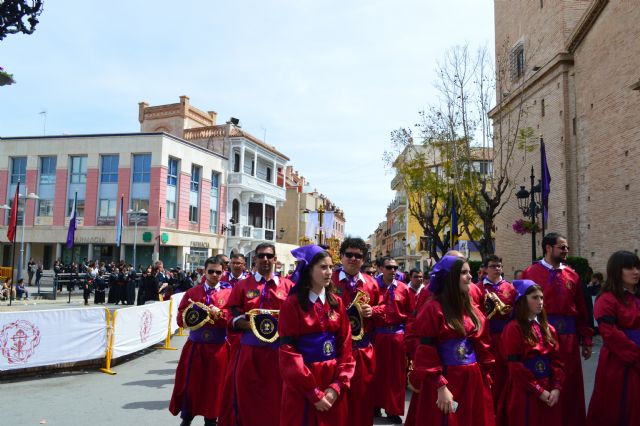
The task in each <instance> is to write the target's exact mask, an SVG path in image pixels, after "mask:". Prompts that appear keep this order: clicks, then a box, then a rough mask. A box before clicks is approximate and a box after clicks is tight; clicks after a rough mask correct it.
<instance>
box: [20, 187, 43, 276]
mask: <svg viewBox="0 0 640 426" xmlns="http://www.w3.org/2000/svg"><path fill="white" fill-rule="evenodd" d="M24 192H27V187H26V186H25V187H24ZM18 197H19V198H24V208H23V209H22V235H21V237H20V263H19V265H20V267H19V269H18V280H19V279H20V278H22V269H23V268H24V225H25V223H26V221H27V200H39V199H40V197H38V195H37V194H35V193H33V192H30V193H29V194H27V196H26V197H25V196H24V195H22V194H19V195H18ZM16 283H17V281H16Z"/></svg>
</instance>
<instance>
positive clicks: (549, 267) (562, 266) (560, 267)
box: [540, 258, 567, 271]
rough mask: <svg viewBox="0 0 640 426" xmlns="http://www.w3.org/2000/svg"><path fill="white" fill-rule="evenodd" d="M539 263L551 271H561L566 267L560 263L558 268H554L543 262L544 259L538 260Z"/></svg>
mask: <svg viewBox="0 0 640 426" xmlns="http://www.w3.org/2000/svg"><path fill="white" fill-rule="evenodd" d="M540 263H541V264H542V266H544V267H545V268H547V269H549V270H551V271H553V270H554V269H560V270H563V269H564V268H566V267H567V265H565V264H564V263H561V264H560V266H558V267H557V268H554V267H553V265H551V264H550V263H547V261H546V260H544V258H542V259H540Z"/></svg>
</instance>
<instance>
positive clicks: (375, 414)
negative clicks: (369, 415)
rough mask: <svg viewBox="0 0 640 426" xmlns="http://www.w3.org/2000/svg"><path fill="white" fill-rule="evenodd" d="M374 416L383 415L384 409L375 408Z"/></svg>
mask: <svg viewBox="0 0 640 426" xmlns="http://www.w3.org/2000/svg"><path fill="white" fill-rule="evenodd" d="M373 417H382V409H381V408H374V409H373Z"/></svg>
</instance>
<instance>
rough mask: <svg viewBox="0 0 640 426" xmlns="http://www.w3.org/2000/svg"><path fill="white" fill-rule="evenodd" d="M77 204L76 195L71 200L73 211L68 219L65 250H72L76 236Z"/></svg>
mask: <svg viewBox="0 0 640 426" xmlns="http://www.w3.org/2000/svg"><path fill="white" fill-rule="evenodd" d="M77 202H78V194H77V193H76V196H75V198H74V199H73V210H72V211H71V219H69V231H68V232H67V248H68V249H70V248H73V243H74V239H75V235H76V226H77V225H76V216H77V215H76V203H77Z"/></svg>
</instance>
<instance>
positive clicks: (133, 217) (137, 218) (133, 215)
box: [127, 209, 147, 271]
mask: <svg viewBox="0 0 640 426" xmlns="http://www.w3.org/2000/svg"><path fill="white" fill-rule="evenodd" d="M127 214H128V215H129V222H131V221H133V223H134V225H135V226H134V231H133V270H134V271H137V270H138V267H137V266H136V246H137V245H138V223H140V222H142V220H143V219H144V218H143V217H142V216H145V215H146V214H147V211H146V210H145V209H140V210H133V209H129V210H127Z"/></svg>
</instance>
